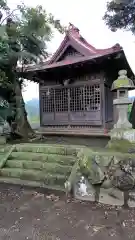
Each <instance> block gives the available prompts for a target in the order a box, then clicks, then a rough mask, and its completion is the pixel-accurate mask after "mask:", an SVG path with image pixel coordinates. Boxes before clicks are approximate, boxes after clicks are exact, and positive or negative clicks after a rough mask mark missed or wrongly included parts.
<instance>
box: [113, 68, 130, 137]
mask: <svg viewBox="0 0 135 240" xmlns="http://www.w3.org/2000/svg"><path fill="white" fill-rule="evenodd" d="M118 74H119V77H118V79H117V80H115V81H114V82H113V84H112V89H111V90H112V91H115V92H116V99H114V100H113V105H115V106H116V109H117V114H118V120H117V122H116V124H115V125H114V128H113V129H112V131H111V138H118V139H128V140H129V130H130V133H131V129H132V124H131V123H130V122H129V121H128V114H127V112H128V105H129V104H130V103H132V101H130V99H129V98H128V91H129V90H133V89H135V86H134V83H133V81H132V80H131V79H130V78H128V77H127V71H126V70H120V71H119V73H118ZM127 132H128V133H127ZM132 132H134V131H133V129H132ZM132 135H133V134H132ZM131 138H132V139H133V138H135V132H134V137H133V136H132V137H131ZM134 141H135V139H134Z"/></svg>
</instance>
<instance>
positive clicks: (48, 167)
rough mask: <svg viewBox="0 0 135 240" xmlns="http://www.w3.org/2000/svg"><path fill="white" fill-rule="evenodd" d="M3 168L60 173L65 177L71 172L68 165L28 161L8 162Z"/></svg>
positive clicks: (70, 167)
mask: <svg viewBox="0 0 135 240" xmlns="http://www.w3.org/2000/svg"><path fill="white" fill-rule="evenodd" d="M4 167H6V168H22V169H35V170H44V172H46V173H58V174H59V173H60V174H61V173H62V174H66V175H67V174H70V172H71V170H72V166H68V165H60V164H57V163H48V162H40V161H28V160H8V161H7V162H6V164H5V166H4Z"/></svg>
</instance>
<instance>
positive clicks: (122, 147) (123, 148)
mask: <svg viewBox="0 0 135 240" xmlns="http://www.w3.org/2000/svg"><path fill="white" fill-rule="evenodd" d="M106 148H108V149H109V150H111V151H116V152H122V153H128V151H129V150H130V149H133V148H134V149H135V144H134V143H131V142H129V141H128V140H126V139H120V140H118V139H111V140H110V141H109V142H108V144H107V146H106Z"/></svg>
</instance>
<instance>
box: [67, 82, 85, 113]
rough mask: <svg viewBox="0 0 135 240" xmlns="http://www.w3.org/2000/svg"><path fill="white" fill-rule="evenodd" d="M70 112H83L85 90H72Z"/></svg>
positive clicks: (76, 88)
mask: <svg viewBox="0 0 135 240" xmlns="http://www.w3.org/2000/svg"><path fill="white" fill-rule="evenodd" d="M70 110H71V111H73V112H76V111H82V110H83V88H82V87H74V88H71V89H70Z"/></svg>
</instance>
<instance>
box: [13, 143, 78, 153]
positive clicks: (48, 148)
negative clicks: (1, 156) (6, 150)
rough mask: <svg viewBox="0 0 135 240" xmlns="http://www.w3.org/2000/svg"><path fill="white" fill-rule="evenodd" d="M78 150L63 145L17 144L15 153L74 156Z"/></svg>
mask: <svg viewBox="0 0 135 240" xmlns="http://www.w3.org/2000/svg"><path fill="white" fill-rule="evenodd" d="M78 150H79V147H78V148H75V147H72V146H71V145H69V146H64V145H53V146H52V145H48V144H32V143H30V144H29V143H28V144H17V145H16V147H15V151H17V152H27V153H29V152H33V153H46V154H59V155H76V154H77V152H78Z"/></svg>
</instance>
